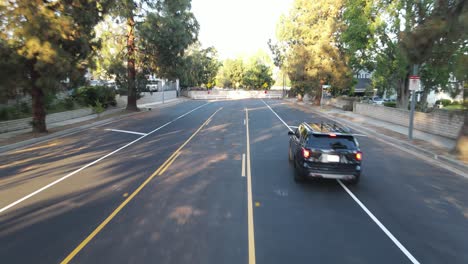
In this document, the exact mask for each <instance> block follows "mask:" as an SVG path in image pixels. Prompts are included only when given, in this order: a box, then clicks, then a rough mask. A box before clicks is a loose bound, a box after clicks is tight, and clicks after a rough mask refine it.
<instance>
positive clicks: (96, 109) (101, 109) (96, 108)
mask: <svg viewBox="0 0 468 264" xmlns="http://www.w3.org/2000/svg"><path fill="white" fill-rule="evenodd" d="M94 104H95V105H94V106H93V111H94V113H96V114H98V116H99V114H100V113H102V112H104V110H105V109H104V106H103V105H102V104H101V102H99V101H98V100H96V102H94Z"/></svg>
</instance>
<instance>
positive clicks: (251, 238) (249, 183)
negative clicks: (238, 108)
mask: <svg viewBox="0 0 468 264" xmlns="http://www.w3.org/2000/svg"><path fill="white" fill-rule="evenodd" d="M245 121H246V122H245V124H246V125H245V129H246V134H247V226H248V234H249V264H255V232H254V220H253V205H252V203H253V202H252V175H251V172H250V137H249V110H248V109H245Z"/></svg>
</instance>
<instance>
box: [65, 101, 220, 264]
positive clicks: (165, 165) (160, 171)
mask: <svg viewBox="0 0 468 264" xmlns="http://www.w3.org/2000/svg"><path fill="white" fill-rule="evenodd" d="M221 109H222V107H221V108H219V109H218V110H216V112H214V113H213V114H212V115H211V116H210V117H209V118H208V119H207V120H206V121H205V122H204V123H203V124H202V125H201V126H200V127H199V128H198V129H197V131H195V132H194V133H193V134H192V135H191V136H190V137H189V138H188V139H187V140H186V141H185V142H184V144H182V145H181V146H180V147H179V148H178V149H177V150H176V151H174V153H172V155H171V156H170V157H169V158H168V159H167V160H166V161H165V162H164V163H163V164H162V165H161V166H160V167H159V168H158V169H157V170H156V171H155V172H153V174H151V175H150V176H149V177H148V178H147V179H146V180H145V181H144V182H143V183H142V184H141V185H140V186H139V187H138V188H137V189H136V190H135V191H133V193H132V194H131V195H130V196H128V197H127V199H125V201H123V202H122V203H121V204H120V205H119V206H118V207H117V208H116V209H115V210H114V211H113V212H112V213H111V214H110V215H109V216H108V217H107V218H106V219H105V220H104V221H103V222H102V223H101V224H100V225H99V226H98V227H97V228H96V229H94V231H93V232H91V234H89V235H88V236H87V237H86V238H85V239H84V240H83V241H82V242H81V243H80V244H79V245H78V246H77V247H76V248H75V249H74V250H73V251H72V252H71V253H70V254H69V255H68V256H67V257H66V258H65V259H64V260H63V261H62V262H61V263H62V264H65V263H69V262H70V261H71V260H72V259H73V258H74V257H75V256H76V255H77V254H78V253H79V252H80V251H81V250H82V249H83V248H84V247H85V246H86V245H87V244H88V243H89V242H90V241H91V240H92V239H93V238H94V237H95V236H96V235H97V234H99V232H101V230H102V229H103V228H104V227H105V226H106V225H107V224H108V223H109V222H110V221H111V220H112V219H113V218H114V217H115V216H116V215H117V214H118V213H119V212H120V211H121V210H122V209H123V208H124V207H125V206H126V205H127V204H128V203H129V202H130V201H131V200H132V199H133V198H134V197H135V196H136V195H137V194H138V193H139V192H140V191H141V190H142V189H143V188H144V187H145V186H146V185H147V184H148V183H149V182H150V181H151V180H152V179H153V178H154V177H156V176H158V175H162V174H163V173H164V172H165V171H166V170H167V169H168V168H169V167H170V166H171V165H172V163H173V162H174V161H175V160H176V159H177V157H178V156H179V155H180V151H181V150H182V149H183V148H184V147H185V146H186V145H187V144H188V143H189V142H190V141H191V140H192V139H193V138H194V137H195V136H196V135H197V134H198V133H199V132H200V130H202V129H203V127H205V126H206V125H207V124H208V123H209V122H210V121H211V119H212V118H213V117H214V115H216V113H218V112H219V111H220V110H221Z"/></svg>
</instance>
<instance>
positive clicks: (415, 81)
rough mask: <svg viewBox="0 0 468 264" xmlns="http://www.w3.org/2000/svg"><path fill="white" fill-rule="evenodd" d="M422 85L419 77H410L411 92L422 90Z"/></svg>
mask: <svg viewBox="0 0 468 264" xmlns="http://www.w3.org/2000/svg"><path fill="white" fill-rule="evenodd" d="M420 83H421V80H420V79H419V76H416V75H411V76H410V77H409V90H410V91H419V90H420V89H421V85H420Z"/></svg>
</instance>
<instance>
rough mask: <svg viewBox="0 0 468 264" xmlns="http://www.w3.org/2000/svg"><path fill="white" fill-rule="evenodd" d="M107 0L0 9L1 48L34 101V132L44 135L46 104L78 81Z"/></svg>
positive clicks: (24, 2)
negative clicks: (17, 68)
mask: <svg viewBox="0 0 468 264" xmlns="http://www.w3.org/2000/svg"><path fill="white" fill-rule="evenodd" d="M107 4H108V2H107V1H79V0H69V1H64V0H62V1H60V0H58V1H38V0H34V1H31V0H17V1H14V2H13V3H12V2H10V5H8V6H6V7H5V6H2V7H1V8H0V12H1V13H0V16H1V17H2V19H1V20H2V22H1V24H2V26H1V27H2V29H3V30H6V31H5V32H8V34H2V35H1V36H2V44H3V45H5V43H6V45H7V46H8V48H9V49H11V51H12V52H13V53H15V54H17V55H14V56H19V57H20V58H16V59H14V60H15V61H17V62H18V64H19V65H20V67H21V68H22V69H23V70H24V71H23V72H21V74H22V76H21V77H22V78H21V79H22V80H26V82H27V86H26V87H25V88H26V90H27V91H28V92H29V93H30V94H31V96H32V108H33V131H34V132H46V131H47V128H46V122H45V116H46V112H45V105H44V99H45V95H46V94H47V93H52V92H54V91H55V90H56V89H58V87H60V85H61V81H63V80H66V79H71V80H74V79H78V78H79V77H80V76H82V75H83V74H84V72H85V69H86V67H87V65H89V61H88V59H89V55H90V54H91V53H92V52H93V50H95V49H96V48H97V47H98V44H99V43H98V42H97V41H93V39H94V26H95V25H96V24H97V23H98V22H99V20H100V19H101V18H102V14H103V13H104V12H105V11H106V10H107Z"/></svg>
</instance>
